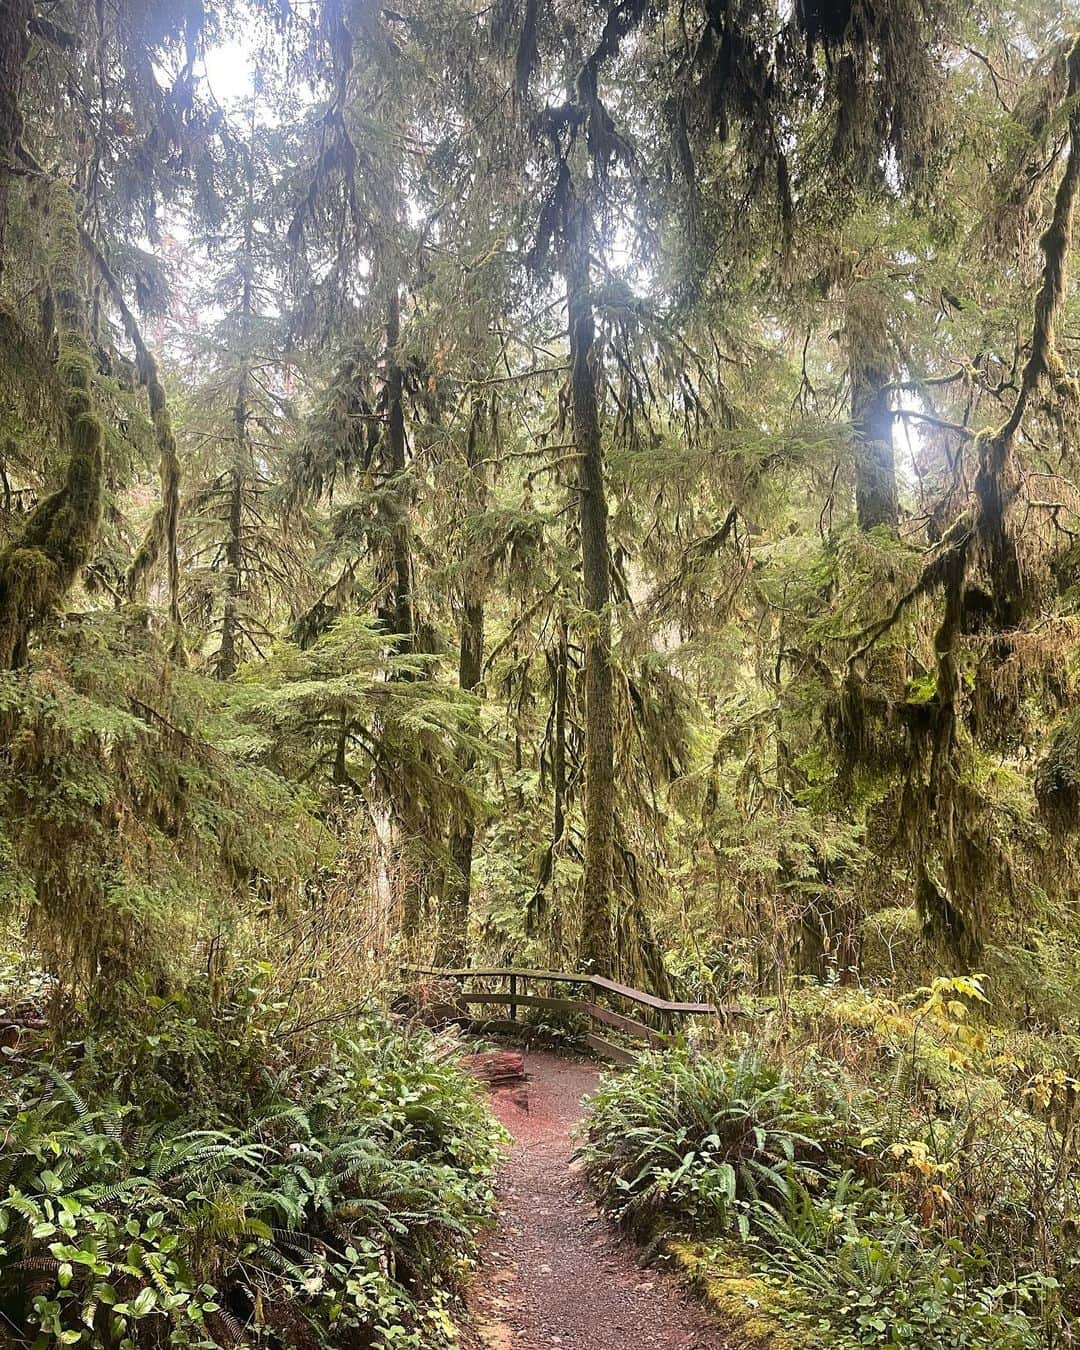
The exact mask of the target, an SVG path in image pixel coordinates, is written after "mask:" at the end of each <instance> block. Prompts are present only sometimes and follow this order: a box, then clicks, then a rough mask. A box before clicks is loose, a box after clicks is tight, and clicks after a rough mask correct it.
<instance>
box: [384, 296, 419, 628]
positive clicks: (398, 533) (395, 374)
mask: <svg viewBox="0 0 1080 1350" xmlns="http://www.w3.org/2000/svg"><path fill="white" fill-rule="evenodd" d="M400 344H401V296H400V294H399V292H398V287H397V284H396V283H395V284H394V286H393V288H392V290H391V292H390V300H389V302H388V304H387V310H386V444H387V451H388V456H387V458H388V467H389V471H390V475H391V480H392V482H393V484H394V489H395V494H396V496H397V498H398V500H397V502H396V503H395V506H396V509H397V518H396V519H395V521H394V522H393V535H392V542H391V555H392V562H393V574H394V576H393V604H392V615H393V625H394V633H395V636H396V637H397V639H398V651H401V652H409V651H412V649H413V646H414V639H415V636H416V631H415V616H414V614H413V603H412V558H411V555H410V549H409V513H408V501H407V499H406V493H405V483H404V479H403V475H404V473H405V467H406V458H405V457H406V450H407V444H406V439H405V376H404V372H403V371H402V369H401V364H400V354H399V348H400Z"/></svg>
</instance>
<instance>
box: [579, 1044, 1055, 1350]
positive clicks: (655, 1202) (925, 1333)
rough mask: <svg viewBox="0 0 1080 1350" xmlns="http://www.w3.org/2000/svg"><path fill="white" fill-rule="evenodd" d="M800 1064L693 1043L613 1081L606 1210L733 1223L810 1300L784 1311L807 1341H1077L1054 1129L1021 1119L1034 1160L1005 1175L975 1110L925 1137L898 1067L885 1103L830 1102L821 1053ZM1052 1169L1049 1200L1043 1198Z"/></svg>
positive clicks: (604, 1132) (1015, 1344)
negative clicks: (900, 1091)
mask: <svg viewBox="0 0 1080 1350" xmlns="http://www.w3.org/2000/svg"><path fill="white" fill-rule="evenodd" d="M806 1071H807V1072H806V1075H805V1077H806V1081H805V1082H802V1081H799V1079H797V1078H796V1079H795V1080H794V1081H793V1079H792V1078H790V1077H788V1076H786V1074H785V1072H784V1071H783V1070H782V1069H781V1068H780V1067H778V1066H777V1065H774V1064H771V1063H770V1062H768V1061H767V1060H766V1059H764V1058H763V1057H762V1055H761V1054H760V1053H759V1052H758V1051H747V1050H744V1051H742V1052H741V1053H739V1054H735V1055H731V1056H729V1055H725V1054H724V1053H723V1052H722V1051H719V1050H717V1051H714V1052H709V1053H700V1052H694V1051H692V1050H691V1049H689V1048H688V1047H686V1046H682V1047H677V1048H674V1049H672V1050H670V1051H668V1052H664V1053H660V1054H653V1055H650V1056H646V1057H645V1058H644V1059H643V1060H642V1061H641V1062H640V1064H639V1065H638V1066H636V1067H635V1068H634V1069H632V1070H631V1071H630V1072H628V1073H626V1074H624V1075H621V1076H618V1077H611V1078H608V1079H606V1080H605V1081H604V1083H603V1085H602V1086H601V1089H600V1091H599V1092H598V1093H597V1094H596V1096H595V1097H594V1098H593V1100H592V1103H591V1108H590V1115H589V1119H588V1135H587V1141H586V1143H585V1144H584V1146H583V1148H582V1150H581V1153H582V1155H583V1157H584V1159H585V1164H586V1167H587V1171H588V1174H589V1176H590V1178H591V1179H592V1181H593V1184H594V1185H595V1187H596V1189H597V1191H598V1193H599V1196H600V1199H601V1201H602V1203H603V1204H604V1205H605V1207H606V1208H608V1210H609V1211H610V1212H612V1213H613V1214H614V1215H616V1216H617V1217H619V1218H620V1219H622V1220H623V1221H625V1222H627V1223H628V1224H629V1225H631V1226H632V1227H634V1228H636V1229H637V1230H638V1231H642V1230H645V1229H651V1230H653V1231H656V1230H657V1229H659V1230H662V1231H666V1232H669V1233H679V1234H685V1235H688V1236H690V1237H693V1238H697V1239H705V1240H707V1241H708V1240H712V1241H715V1242H717V1243H720V1244H723V1243H725V1242H727V1241H728V1240H729V1238H728V1235H729V1234H732V1233H735V1232H737V1233H738V1234H739V1235H740V1236H741V1238H742V1241H743V1250H744V1251H745V1252H746V1253H747V1255H748V1257H749V1258H750V1260H751V1263H752V1265H753V1266H754V1267H755V1268H756V1269H758V1270H760V1271H762V1272H763V1273H764V1274H767V1275H769V1276H770V1277H774V1278H779V1279H781V1280H783V1281H784V1282H785V1283H786V1284H787V1285H789V1286H790V1287H791V1288H792V1290H793V1291H796V1292H798V1293H799V1295H800V1297H799V1298H797V1299H796V1300H795V1302H794V1304H793V1305H792V1306H793V1309H794V1310H792V1311H789V1312H788V1313H786V1314H785V1316H786V1319H787V1321H788V1322H789V1324H797V1326H798V1328H799V1334H800V1335H804V1336H805V1337H806V1338H807V1339H806V1344H808V1345H810V1344H823V1345H829V1346H831V1347H836V1346H843V1345H847V1346H863V1345H874V1346H887V1347H899V1346H919V1347H926V1348H927V1350H930V1348H932V1347H937V1348H938V1350H946V1348H949V1350H951V1347H967V1346H971V1347H975V1346H989V1345H993V1346H995V1347H1003V1348H1009V1347H1011V1348H1012V1350H1027V1347H1036V1346H1045V1345H1055V1344H1066V1343H1068V1342H1067V1341H1066V1340H1064V1339H1062V1337H1064V1336H1065V1335H1066V1334H1067V1333H1066V1332H1065V1330H1064V1328H1065V1327H1066V1325H1067V1322H1068V1320H1069V1315H1068V1306H1069V1297H1070V1286H1071V1272H1072V1269H1073V1263H1074V1261H1075V1234H1074V1233H1073V1231H1072V1230H1073V1227H1074V1225H1073V1223H1072V1220H1071V1218H1070V1214H1071V1212H1075V1207H1074V1206H1070V1203H1069V1200H1068V1196H1069V1195H1075V1193H1076V1175H1075V1168H1072V1165H1071V1164H1070V1165H1069V1167H1066V1166H1065V1165H1064V1156H1065V1152H1067V1151H1068V1150H1063V1148H1062V1147H1061V1142H1062V1141H1061V1140H1060V1139H1058V1141H1057V1142H1058V1147H1057V1149H1056V1151H1049V1133H1048V1127H1046V1126H1040V1127H1036V1128H1030V1129H1029V1130H1028V1131H1027V1134H1026V1135H1025V1133H1024V1131H1021V1130H1019V1129H1017V1128H1016V1127H1015V1122H1013V1123H1012V1124H1011V1125H1010V1130H1009V1140H1011V1141H1012V1145H1015V1141H1016V1140H1018V1139H1024V1138H1027V1139H1028V1141H1029V1143H1030V1145H1031V1149H1032V1150H1034V1152H1032V1153H1031V1158H1030V1159H1029V1160H1028V1163H1027V1164H1025V1167H1026V1169H1027V1170H1026V1171H1025V1170H1024V1169H1023V1168H1020V1169H1019V1170H1014V1171H1013V1173H1012V1175H1011V1176H1010V1175H1009V1169H1008V1165H1007V1163H1006V1161H1005V1160H1004V1159H1002V1160H1000V1161H1001V1165H1000V1166H998V1165H993V1166H991V1163H990V1159H989V1150H990V1141H991V1139H992V1137H993V1132H992V1131H991V1130H989V1129H986V1128H985V1125H984V1129H983V1132H982V1134H979V1133H978V1131H977V1129H976V1118H975V1117H974V1116H973V1117H970V1118H969V1119H968V1121H967V1125H966V1127H965V1126H964V1124H963V1123H962V1122H959V1121H958V1119H957V1117H956V1116H955V1115H953V1116H949V1117H948V1118H943V1119H939V1120H936V1121H930V1122H929V1123H928V1124H927V1127H926V1129H925V1130H924V1131H923V1132H922V1134H921V1135H920V1134H919V1133H918V1132H916V1131H914V1129H913V1128H912V1119H911V1117H910V1115H906V1114H904V1113H903V1112H900V1111H898V1110H897V1108H896V1103H895V1102H894V1101H893V1100H891V1098H892V1096H893V1095H894V1093H895V1091H896V1089H897V1083H898V1082H899V1081H900V1080H899V1076H898V1075H895V1074H894V1075H893V1077H892V1079H891V1080H889V1081H887V1082H883V1083H882V1084H881V1085H880V1088H879V1091H878V1093H877V1094H876V1095H875V1094H872V1093H870V1092H869V1091H866V1092H863V1093H861V1094H858V1093H853V1092H852V1091H851V1086H850V1083H849V1082H848V1081H846V1080H845V1078H844V1075H843V1074H841V1073H838V1074H837V1089H836V1092H835V1094H834V1095H833V1097H832V1098H831V1099H830V1094H829V1090H828V1084H827V1075H826V1073H825V1072H824V1068H823V1065H822V1063H821V1062H820V1061H819V1060H813V1061H808V1062H807V1064H806ZM1028 1125H1029V1127H1035V1122H1034V1121H1033V1120H1032V1119H1031V1118H1030V1117H1028ZM890 1128H898V1129H899V1131H900V1132H899V1133H892V1134H890V1133H889V1132H888V1131H889V1130H890ZM1040 1133H1041V1137H1040V1138H1039V1139H1037V1138H1036V1135H1040ZM977 1139H978V1140H981V1143H980V1144H977V1143H976V1140H977ZM999 1142H1000V1141H999ZM1012 1145H1010V1146H1012ZM1025 1156H1026V1155H1025ZM1036 1156H1038V1157H1040V1158H1042V1159H1043V1160H1044V1162H1045V1163H1046V1166H1045V1167H1040V1166H1034V1165H1032V1159H1034V1158H1036ZM976 1157H977V1158H978V1159H979V1163H980V1168H981V1171H980V1172H979V1174H978V1176H976V1173H975V1171H974V1169H973V1167H971V1166H968V1160H970V1159H972V1158H976ZM1014 1162H1015V1160H1014ZM1070 1169H1071V1170H1070ZM989 1177H994V1178H996V1180H995V1181H994V1183H993V1185H994V1186H996V1187H997V1191H996V1194H991V1193H990V1191H991V1189H993V1187H988V1183H987V1178H989ZM1025 1177H1027V1178H1029V1179H1031V1181H1032V1187H1033V1188H1034V1189H1032V1187H1029V1188H1027V1189H1026V1190H1025V1180H1024V1179H1025ZM1051 1179H1053V1184H1054V1186H1055V1187H1056V1194H1055V1198H1054V1200H1053V1203H1052V1204H1051V1203H1050V1202H1049V1200H1048V1197H1047V1196H1045V1195H1043V1194H1042V1193H1041V1191H1040V1192H1039V1194H1036V1191H1037V1190H1039V1188H1040V1187H1041V1188H1042V1190H1045V1189H1046V1188H1047V1186H1048V1185H1049V1184H1050V1181H1051ZM1028 1191H1030V1193H1028Z"/></svg>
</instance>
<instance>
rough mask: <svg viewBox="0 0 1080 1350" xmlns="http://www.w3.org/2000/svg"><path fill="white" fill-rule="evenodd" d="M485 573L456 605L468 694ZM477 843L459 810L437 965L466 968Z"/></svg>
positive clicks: (479, 416)
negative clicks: (458, 612) (457, 605)
mask: <svg viewBox="0 0 1080 1350" xmlns="http://www.w3.org/2000/svg"><path fill="white" fill-rule="evenodd" d="M483 418H484V407H483V401H482V400H481V399H480V398H477V399H475V400H474V402H473V408H472V416H471V417H470V419H469V432H468V439H467V441H466V446H465V468H466V474H467V490H468V496H469V498H470V505H471V507H472V508H473V509H474V510H482V509H483V506H484V502H485V498H486V490H485V482H484V468H483V462H482V457H481V454H480V429H481V426H482V424H483ZM487 580H488V578H487V568H486V566H485V565H484V564H483V562H482V561H481V562H475V561H473V562H472V563H471V564H470V563H469V561H468V560H467V562H466V569H465V584H464V594H463V595H462V601H461V634H460V639H459V646H458V685H459V686H460V688H462V689H464V690H466V691H467V692H469V693H472V692H473V691H474V690H475V689H476V688H477V687H478V686H479V684H480V681H481V679H482V678H483V673H484V599H485V594H484V593H485V591H486V589H487ZM475 764H476V756H475V755H474V754H473V752H472V751H471V750H469V751H466V752H465V755H464V759H463V762H462V766H461V767H462V770H463V772H464V774H465V776H466V778H467V777H468V775H469V774H470V773H471V772H472V770H473V769H474V767H475ZM475 841H476V819H475V817H474V815H473V812H472V809H471V808H470V807H469V805H468V804H467V803H466V804H463V805H462V807H461V808H460V813H459V817H458V820H457V822H456V824H455V827H454V831H453V835H452V837H451V840H450V861H451V875H450V879H449V882H448V884H447V887H446V891H445V893H444V896H443V917H442V922H441V925H440V928H441V932H440V937H439V953H438V961H439V964H440V965H445V966H461V965H464V964H465V961H466V958H467V956H468V950H469V910H470V907H471V903H472V861H473V846H474V844H475Z"/></svg>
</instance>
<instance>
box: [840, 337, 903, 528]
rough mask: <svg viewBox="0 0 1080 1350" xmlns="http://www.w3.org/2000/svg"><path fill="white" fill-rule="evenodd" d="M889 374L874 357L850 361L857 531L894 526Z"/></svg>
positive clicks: (897, 508)
mask: <svg viewBox="0 0 1080 1350" xmlns="http://www.w3.org/2000/svg"><path fill="white" fill-rule="evenodd" d="M889 383H890V380H889V374H888V371H887V370H885V369H884V367H883V365H882V364H881V363H880V362H879V361H876V360H873V359H871V360H866V361H864V360H861V359H859V358H858V357H857V358H856V359H855V360H853V362H852V369H851V420H852V423H853V425H854V430H855V511H856V514H857V516H858V521H859V529H860V530H864V531H865V530H872V529H874V527H875V526H877V525H887V526H888V527H889V528H890V529H895V528H896V526H897V524H898V523H899V518H900V513H899V507H898V505H897V498H896V460H895V455H894V453H893V440H892V429H893V417H892V402H891V397H890V394H889V388H888V386H889Z"/></svg>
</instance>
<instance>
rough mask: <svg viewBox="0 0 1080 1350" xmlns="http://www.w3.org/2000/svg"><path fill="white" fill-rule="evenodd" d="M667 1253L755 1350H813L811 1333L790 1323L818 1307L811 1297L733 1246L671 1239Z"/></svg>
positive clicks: (725, 1243) (724, 1320)
mask: <svg viewBox="0 0 1080 1350" xmlns="http://www.w3.org/2000/svg"><path fill="white" fill-rule="evenodd" d="M664 1249H665V1251H666V1252H667V1253H668V1255H669V1256H670V1257H671V1258H672V1260H673V1261H674V1262H675V1264H676V1265H677V1267H678V1268H679V1270H680V1271H681V1272H682V1274H683V1275H684V1276H685V1277H686V1278H687V1279H688V1281H689V1282H690V1284H691V1286H692V1287H693V1289H694V1290H695V1292H696V1293H697V1294H698V1295H699V1296H700V1297H701V1298H702V1299H703V1300H704V1301H705V1302H706V1303H707V1304H708V1306H709V1307H710V1308H711V1309H712V1310H713V1311H714V1312H716V1313H717V1315H718V1316H719V1317H720V1318H721V1319H722V1321H723V1323H724V1325H725V1329H728V1328H730V1329H733V1330H735V1331H737V1332H738V1333H740V1334H741V1336H742V1337H743V1339H742V1341H741V1342H738V1344H741V1345H743V1346H745V1347H753V1348H754V1350H758V1347H760V1350H810V1347H812V1346H813V1345H814V1344H815V1341H813V1340H807V1335H806V1332H805V1330H803V1329H800V1330H799V1332H798V1333H797V1334H796V1333H794V1332H792V1331H791V1330H790V1329H789V1328H788V1327H787V1325H786V1319H790V1318H791V1317H792V1316H793V1315H795V1314H800V1313H801V1314H804V1315H806V1314H809V1313H810V1312H811V1311H812V1309H811V1308H810V1306H809V1303H808V1301H807V1299H806V1297H805V1295H802V1294H800V1293H799V1292H798V1291H797V1290H795V1289H794V1288H792V1287H791V1286H789V1285H786V1284H779V1283H777V1282H776V1281H774V1280H771V1279H770V1278H769V1277H768V1276H766V1275H764V1274H762V1273H761V1272H760V1271H756V1270H754V1268H753V1267H752V1266H751V1265H750V1264H749V1262H748V1261H747V1260H746V1257H745V1255H744V1254H743V1253H742V1252H741V1251H740V1250H739V1248H738V1247H736V1246H735V1245H734V1244H732V1243H730V1242H717V1241H713V1242H693V1241H691V1240H689V1239H679V1238H669V1239H668V1240H667V1242H665V1244H664Z"/></svg>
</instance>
